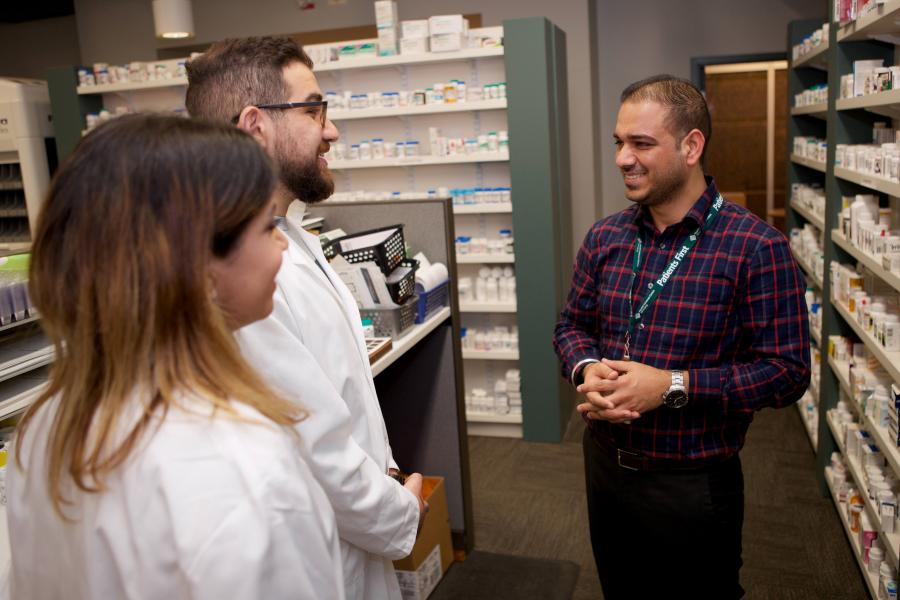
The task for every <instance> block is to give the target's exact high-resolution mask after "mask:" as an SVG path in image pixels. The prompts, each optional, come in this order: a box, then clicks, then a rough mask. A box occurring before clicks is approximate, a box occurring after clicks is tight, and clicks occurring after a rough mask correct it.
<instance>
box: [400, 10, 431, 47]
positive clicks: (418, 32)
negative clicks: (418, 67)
mask: <svg viewBox="0 0 900 600" xmlns="http://www.w3.org/2000/svg"><path fill="white" fill-rule="evenodd" d="M429 32H430V29H429V27H428V19H416V20H414V21H402V22H401V23H400V33H401V37H400V54H404V55H406V54H426V53H428V52H429V50H430V46H429V44H428V36H429V35H430V34H429Z"/></svg>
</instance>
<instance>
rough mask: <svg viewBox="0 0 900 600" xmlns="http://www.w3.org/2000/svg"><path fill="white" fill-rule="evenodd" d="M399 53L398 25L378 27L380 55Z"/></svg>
mask: <svg viewBox="0 0 900 600" xmlns="http://www.w3.org/2000/svg"><path fill="white" fill-rule="evenodd" d="M396 54H397V26H396V25H392V26H390V27H379V28H378V55H379V56H396Z"/></svg>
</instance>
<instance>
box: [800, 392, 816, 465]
mask: <svg viewBox="0 0 900 600" xmlns="http://www.w3.org/2000/svg"><path fill="white" fill-rule="evenodd" d="M795 405H796V406H797V411H798V412H799V413H800V420H801V421H803V429H805V430H806V436H807V437H808V438H809V444H810V446H812V449H813V453H815V452H816V434H815V432H814V431H813V429H812V425H810V423H809V421H807V420H806V407H805V406H803V402H802V401H801V400H798V401H797V402H796V403H795Z"/></svg>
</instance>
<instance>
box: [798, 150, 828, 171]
mask: <svg viewBox="0 0 900 600" xmlns="http://www.w3.org/2000/svg"><path fill="white" fill-rule="evenodd" d="M791 162H792V163H794V164H798V165H803V166H804V167H809V168H810V169H815V170H816V171H821V172H822V173H824V172H825V163H824V162H819V161H817V160H811V159H809V158H806V157H805V156H799V155H797V154H791Z"/></svg>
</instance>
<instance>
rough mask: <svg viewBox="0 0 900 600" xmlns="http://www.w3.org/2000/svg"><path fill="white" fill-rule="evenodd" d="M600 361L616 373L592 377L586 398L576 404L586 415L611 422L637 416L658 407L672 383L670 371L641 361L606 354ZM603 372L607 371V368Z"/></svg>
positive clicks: (623, 420)
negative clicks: (595, 378) (609, 357)
mask: <svg viewBox="0 0 900 600" xmlns="http://www.w3.org/2000/svg"><path fill="white" fill-rule="evenodd" d="M600 364H602V365H603V366H604V367H606V368H607V369H610V370H613V371H615V372H616V373H617V374H618V375H617V376H616V377H609V376H607V377H602V378H598V379H597V380H594V381H593V383H592V386H591V388H590V393H589V394H588V395H587V399H588V402H587V403H585V404H581V405H579V406H578V411H579V412H581V413H584V414H585V415H586V416H587V418H589V419H597V420H603V421H610V422H612V423H624V422H626V421H631V420H633V419H637V418H638V417H640V416H641V414H642V413H645V412H647V411H649V410H653V409H655V408H657V407H659V406H660V405H661V404H662V395H663V393H664V392H665V391H666V390H668V389H669V386H670V385H671V384H672V373H671V371H664V370H662V369H656V368H654V367H651V366H648V365H645V364H642V363H637V362H632V361H623V360H609V359H606V358H604V359H603V361H602V363H600ZM592 366H593V365H592ZM603 372H604V373H607V374H608V371H603ZM585 383H587V380H586V379H585ZM685 385H687V381H685ZM578 391H579V392H582V386H578Z"/></svg>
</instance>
